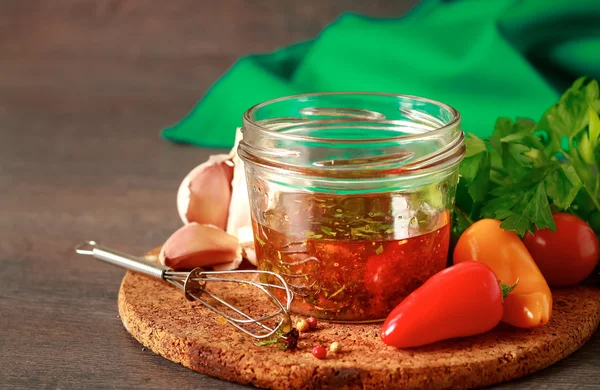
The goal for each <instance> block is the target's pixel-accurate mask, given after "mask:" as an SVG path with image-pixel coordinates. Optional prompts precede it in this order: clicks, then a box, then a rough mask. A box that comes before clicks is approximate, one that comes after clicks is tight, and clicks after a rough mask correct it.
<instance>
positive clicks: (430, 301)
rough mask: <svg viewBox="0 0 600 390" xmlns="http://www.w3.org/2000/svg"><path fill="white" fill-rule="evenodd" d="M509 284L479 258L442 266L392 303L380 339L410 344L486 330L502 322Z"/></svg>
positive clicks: (395, 344) (397, 344)
mask: <svg viewBox="0 0 600 390" xmlns="http://www.w3.org/2000/svg"><path fill="white" fill-rule="evenodd" d="M512 288H514V286H513V287H510V286H506V285H502V286H501V285H500V284H499V283H498V280H497V279H496V275H495V274H494V272H493V271H492V270H491V269H490V267H488V266H487V265H485V264H482V263H479V262H475V261H469V262H465V263H461V264H458V265H455V266H452V267H450V268H446V269H445V270H443V271H441V272H438V273H437V274H435V275H434V276H432V277H431V278H429V280H427V282H425V284H423V285H422V286H421V287H419V288H418V289H416V290H415V291H413V293H412V294H410V295H409V296H408V297H406V299H405V300H403V301H402V302H401V303H400V304H399V305H398V306H396V308H395V309H394V310H393V311H392V312H391V313H390V315H389V316H388V317H387V319H386V320H385V322H384V324H383V328H382V329H381V340H382V341H383V342H384V343H385V344H387V345H391V346H394V347H398V348H409V347H417V346H421V345H425V344H430V343H433V342H436V341H439V340H444V339H450V338H455V337H464V336H472V335H476V334H480V333H485V332H487V331H489V330H491V329H493V328H494V327H496V325H498V323H500V320H501V319H502V315H503V307H502V300H503V297H504V296H506V295H508V293H509V292H510V291H511V290H512Z"/></svg>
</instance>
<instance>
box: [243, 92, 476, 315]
mask: <svg viewBox="0 0 600 390" xmlns="http://www.w3.org/2000/svg"><path fill="white" fill-rule="evenodd" d="M459 124H460V115H459V113H458V112H457V111H456V110H455V109H454V108H452V107H450V106H448V105H446V104H443V103H440V102H436V101H433V100H429V99H424V98H419V97H413V96H402V95H388V94H377V93H319V94H308V95H298V96H291V97H284V98H280V99H275V100H271V101H267V102H265V103H261V104H258V105H256V106H254V107H252V108H250V109H249V110H248V111H247V112H246V113H245V114H244V118H243V128H242V132H243V140H242V141H241V143H240V146H239V149H238V153H239V155H240V157H241V158H242V160H243V161H244V163H245V170H246V178H247V181H248V192H249V197H250V205H251V215H252V224H253V231H254V235H255V248H256V255H257V260H258V268H259V269H262V270H268V271H274V272H276V273H278V274H280V275H281V276H283V277H284V278H285V279H286V281H287V282H288V283H289V285H290V287H291V288H292V290H293V291H294V294H295V298H294V301H293V303H292V310H293V311H294V312H295V313H298V314H301V315H305V316H315V317H317V318H321V319H325V320H331V321H340V322H366V321H380V320H383V319H385V317H386V316H387V314H389V312H390V311H391V310H392V309H393V308H394V307H395V306H396V305H397V304H398V303H399V302H400V301H402V300H403V299H404V298H405V297H406V296H407V295H408V294H410V293H411V292H412V291H413V290H415V289H416V288H417V287H419V286H420V285H421V284H422V283H424V282H425V281H426V280H427V279H428V278H429V277H431V276H432V275H434V274H435V273H437V272H439V271H441V270H442V269H444V268H445V266H446V259H447V256H448V246H449V241H450V212H451V210H452V207H453V204H454V196H455V192H456V184H457V181H458V165H459V163H460V161H461V160H462V158H463V155H464V153H465V147H464V136H463V132H462V131H461V130H460V128H459Z"/></svg>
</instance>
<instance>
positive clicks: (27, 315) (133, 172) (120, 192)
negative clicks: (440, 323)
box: [0, 0, 600, 389]
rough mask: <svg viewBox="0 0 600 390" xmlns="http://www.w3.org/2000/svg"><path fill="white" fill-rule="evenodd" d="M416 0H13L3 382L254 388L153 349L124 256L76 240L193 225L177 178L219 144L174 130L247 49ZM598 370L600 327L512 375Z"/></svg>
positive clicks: (110, 239)
mask: <svg viewBox="0 0 600 390" xmlns="http://www.w3.org/2000/svg"><path fill="white" fill-rule="evenodd" d="M413 3H415V0H388V1H386V0H370V1H363V0H304V1H287V0H261V1H258V0H256V1H251V0H188V1H166V0H153V1H141V0H129V1H126V0H96V1H94V0H63V1H37V0H1V1H0V210H1V213H0V387H2V388H7V387H10V388H40V387H43V388H61V389H64V388H192V387H196V388H203V389H222V388H227V389H234V388H241V387H240V386H237V385H233V384H227V383H225V382H221V381H219V380H216V379H213V378H208V377H204V376H202V375H200V374H197V373H194V372H191V371H188V370H187V369H184V368H183V367H181V366H179V365H176V364H174V363H171V362H169V361H166V360H164V359H162V358H160V357H158V356H155V355H153V354H152V353H151V352H149V351H145V350H144V349H143V348H142V346H141V345H139V344H138V343H137V342H136V341H135V340H134V339H132V337H130V336H129V335H128V334H127V332H126V331H125V330H124V328H123V327H122V326H121V322H120V320H119V318H118V316H117V291H118V287H119V283H120V279H121V277H122V275H123V271H121V270H119V269H117V268H113V267H110V266H107V265H104V264H101V263H99V262H96V261H94V260H92V259H89V258H83V257H78V256H76V255H74V253H73V250H72V248H73V246H74V245H75V244H77V243H79V242H80V241H82V240H84V239H95V240H97V241H99V242H102V243H105V244H107V245H110V246H112V247H115V248H118V249H121V250H125V251H129V252H131V253H138V254H141V253H144V252H145V251H147V250H149V249H150V248H152V247H154V246H156V245H157V244H160V243H161V242H162V241H163V240H164V239H166V238H167V237H168V235H169V233H170V232H172V231H173V230H175V229H176V228H177V227H178V226H180V222H179V219H178V217H177V212H176V208H175V192H176V189H177V186H178V184H179V182H180V180H181V179H182V178H183V176H184V175H185V173H187V171H188V170H189V169H190V168H192V167H193V166H195V165H196V164H198V163H200V162H202V161H204V160H205V159H206V158H207V156H208V155H209V154H210V153H214V152H215V151H210V150H204V149H200V148H194V147H188V146H182V145H174V144H171V143H169V142H166V141H164V140H162V139H160V137H159V130H160V129H161V128H163V127H165V126H167V125H170V124H172V123H173V122H175V121H177V120H178V119H179V118H181V117H182V116H184V115H185V114H186V113H187V112H188V110H190V109H191V108H192V106H193V105H194V103H195V102H196V101H197V99H199V98H200V97H201V96H202V95H203V93H204V92H205V91H206V89H207V88H208V87H209V86H210V85H211V83H212V82H213V81H214V80H215V79H216V78H217V77H219V75H221V74H222V73H223V72H224V71H225V70H226V69H227V68H228V67H229V66H230V65H231V64H232V62H233V61H234V60H235V59H236V58H237V57H239V56H241V55H244V54H248V53H254V52H261V51H269V50H272V49H275V48H277V47H280V46H283V45H287V44H290V43H293V42H295V41H298V40H304V39H308V38H311V37H313V36H314V35H315V34H317V33H318V31H319V30H320V29H321V28H323V27H324V26H325V25H326V24H328V23H329V22H331V21H332V20H333V19H334V18H335V17H336V16H337V15H338V14H340V13H341V12H342V11H356V12H362V13H366V14H370V15H381V16H388V17H389V16H400V15H402V14H403V13H404V12H406V11H407V10H408V9H409V8H410V7H411V6H412V4H413ZM598 370H600V337H599V335H598V334H597V335H596V336H595V337H594V339H593V340H592V341H591V342H590V343H589V344H588V345H586V346H585V347H584V348H582V349H581V350H580V351H579V352H577V353H576V354H574V355H573V356H572V357H570V358H568V359H566V360H564V361H563V362H561V363H559V364H557V365H555V366H553V367H551V368H549V369H547V370H545V371H543V372H541V373H539V374H536V375H533V376H530V377H528V378H525V379H523V380H520V381H517V382H514V383H512V384H510V385H506V386H505V387H511V388H512V387H514V386H519V387H523V388H532V389H533V388H535V389H540V388H553V389H554V388H564V389H567V388H569V389H570V388H584V387H588V388H598V384H599V381H598V372H599V371H598ZM503 387H504V386H503Z"/></svg>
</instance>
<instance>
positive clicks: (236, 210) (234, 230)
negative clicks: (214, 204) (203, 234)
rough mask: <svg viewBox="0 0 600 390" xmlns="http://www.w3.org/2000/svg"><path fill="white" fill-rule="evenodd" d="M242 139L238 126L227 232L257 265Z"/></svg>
mask: <svg viewBox="0 0 600 390" xmlns="http://www.w3.org/2000/svg"><path fill="white" fill-rule="evenodd" d="M241 140H242V132H241V130H240V129H239V128H238V129H237V132H236V136H235V144H234V146H233V149H232V150H231V152H230V157H231V161H232V162H233V166H234V168H233V180H232V182H231V202H230V205H229V216H228V218H227V233H229V234H231V235H234V236H236V237H237V238H238V240H239V241H240V246H241V247H242V249H243V250H244V257H246V258H247V259H248V260H249V261H250V262H251V263H252V264H254V265H256V253H255V251H254V235H253V233H252V220H251V219H250V201H249V199H248V188H247V187H248V185H247V182H246V172H245V171H244V162H243V161H242V160H241V159H240V157H239V156H238V154H237V146H238V144H239V143H240V141H241Z"/></svg>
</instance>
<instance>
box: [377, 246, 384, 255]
mask: <svg viewBox="0 0 600 390" xmlns="http://www.w3.org/2000/svg"><path fill="white" fill-rule="evenodd" d="M375 253H377V254H378V255H380V254H382V253H383V245H379V247H378V248H377V249H376V250H375Z"/></svg>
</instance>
